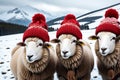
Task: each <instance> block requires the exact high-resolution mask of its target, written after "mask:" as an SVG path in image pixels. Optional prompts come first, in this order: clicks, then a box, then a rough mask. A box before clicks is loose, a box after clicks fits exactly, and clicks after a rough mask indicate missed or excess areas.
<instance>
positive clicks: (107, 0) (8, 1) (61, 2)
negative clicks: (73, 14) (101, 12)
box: [0, 0, 120, 10]
mask: <svg viewBox="0 0 120 80" xmlns="http://www.w3.org/2000/svg"><path fill="white" fill-rule="evenodd" d="M119 2H120V0H0V9H9V8H14V7H21V6H25V5H31V6H33V7H36V8H38V9H48V10H50V9H52V10H60V9H64V8H73V9H78V8H81V9H85V10H96V9H99V8H103V7H106V6H109V5H112V4H116V3H119Z"/></svg>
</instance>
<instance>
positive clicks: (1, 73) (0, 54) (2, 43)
mask: <svg viewBox="0 0 120 80" xmlns="http://www.w3.org/2000/svg"><path fill="white" fill-rule="evenodd" d="M94 31H95V30H82V33H83V39H84V40H86V41H87V42H88V43H89V44H90V46H91V48H92V52H93V55H94V59H95V61H96V55H95V53H94V43H95V41H91V40H88V37H89V36H90V35H93V34H94ZM22 35H23V34H14V35H7V36H0V80H14V76H13V74H12V72H11V70H10V59H11V50H12V49H13V48H14V47H15V45H16V43H18V42H21V41H22ZM49 35H50V38H51V39H53V38H55V35H56V32H55V31H54V32H49ZM86 66H87V65H86ZM54 80H58V79H57V76H56V74H55V78H54ZM91 80H102V79H101V76H100V75H99V74H98V70H97V67H96V62H95V65H94V69H93V71H92V73H91Z"/></svg>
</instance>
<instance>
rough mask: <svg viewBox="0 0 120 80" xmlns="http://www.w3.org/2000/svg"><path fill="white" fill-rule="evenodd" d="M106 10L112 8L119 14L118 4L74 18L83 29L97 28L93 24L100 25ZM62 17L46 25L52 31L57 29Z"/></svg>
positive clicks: (119, 5)
mask: <svg viewBox="0 0 120 80" xmlns="http://www.w3.org/2000/svg"><path fill="white" fill-rule="evenodd" d="M108 8H114V9H116V10H117V11H118V12H120V3H117V4H113V5H111V6H106V7H104V8H101V9H98V10H94V11H90V12H87V13H83V14H80V15H79V16H76V18H77V20H78V21H79V23H80V25H82V26H83V27H84V25H88V26H89V28H90V29H93V28H96V27H97V25H96V24H94V23H97V24H99V23H100V21H101V20H102V19H103V18H104V13H105V11H106V10H107V9H108ZM64 16H65V15H63V16H61V17H57V18H55V19H53V20H51V21H48V22H47V23H48V25H50V26H51V27H53V28H54V29H57V28H59V27H60V25H59V24H60V23H61V21H62V20H63V18H64ZM119 19H120V18H119ZM56 25H57V26H56Z"/></svg>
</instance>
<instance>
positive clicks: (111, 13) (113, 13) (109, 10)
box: [105, 8, 119, 19]
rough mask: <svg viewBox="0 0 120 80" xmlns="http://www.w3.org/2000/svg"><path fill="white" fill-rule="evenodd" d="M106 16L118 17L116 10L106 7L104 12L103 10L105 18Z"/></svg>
mask: <svg viewBox="0 0 120 80" xmlns="http://www.w3.org/2000/svg"><path fill="white" fill-rule="evenodd" d="M106 17H110V18H111V17H114V18H116V19H118V18H119V14H118V12H117V11H116V10H115V9H112V8H111V9H108V10H107V11H106V12H105V18H106Z"/></svg>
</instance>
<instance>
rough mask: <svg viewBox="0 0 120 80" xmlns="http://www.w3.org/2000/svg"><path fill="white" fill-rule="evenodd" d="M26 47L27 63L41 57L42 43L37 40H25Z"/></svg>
mask: <svg viewBox="0 0 120 80" xmlns="http://www.w3.org/2000/svg"><path fill="white" fill-rule="evenodd" d="M25 45H26V46H25V47H26V60H27V61H28V62H29V63H33V62H35V61H37V60H39V59H41V57H42V52H43V49H42V45H43V41H42V40H40V39H38V38H33V39H32V38H31V39H30V38H28V39H26V40H25Z"/></svg>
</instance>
